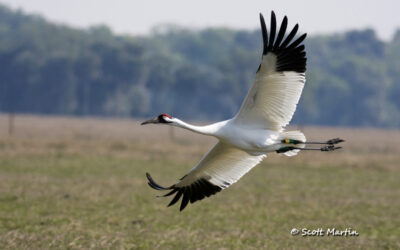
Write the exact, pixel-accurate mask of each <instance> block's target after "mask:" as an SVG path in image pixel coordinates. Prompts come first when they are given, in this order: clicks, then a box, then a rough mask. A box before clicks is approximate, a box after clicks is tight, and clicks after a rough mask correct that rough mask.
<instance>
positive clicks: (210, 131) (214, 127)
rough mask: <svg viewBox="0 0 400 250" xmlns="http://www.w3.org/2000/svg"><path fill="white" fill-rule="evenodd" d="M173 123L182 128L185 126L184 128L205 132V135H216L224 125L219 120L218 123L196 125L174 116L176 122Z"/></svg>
mask: <svg viewBox="0 0 400 250" xmlns="http://www.w3.org/2000/svg"><path fill="white" fill-rule="evenodd" d="M171 125H173V126H176V127H180V128H184V129H187V130H190V131H193V132H195V133H199V134H203V135H211V136H216V135H217V133H218V130H219V129H220V128H221V127H222V126H223V122H217V123H213V124H210V125H206V126H196V125H192V124H189V123H186V122H184V121H181V120H179V119H177V118H174V123H172V124H171Z"/></svg>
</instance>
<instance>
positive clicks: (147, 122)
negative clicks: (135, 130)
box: [140, 117, 160, 125]
mask: <svg viewBox="0 0 400 250" xmlns="http://www.w3.org/2000/svg"><path fill="white" fill-rule="evenodd" d="M151 123H154V124H156V123H160V122H159V121H158V117H154V118H153V119H150V120H147V121H144V122H142V123H141V124H140V125H146V124H151Z"/></svg>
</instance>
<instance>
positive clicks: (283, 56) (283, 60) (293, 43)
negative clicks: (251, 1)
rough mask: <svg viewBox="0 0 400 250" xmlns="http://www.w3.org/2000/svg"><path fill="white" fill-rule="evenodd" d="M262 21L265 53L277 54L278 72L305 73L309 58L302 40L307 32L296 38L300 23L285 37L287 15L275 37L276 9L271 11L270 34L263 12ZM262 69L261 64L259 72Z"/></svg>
mask: <svg viewBox="0 0 400 250" xmlns="http://www.w3.org/2000/svg"><path fill="white" fill-rule="evenodd" d="M260 21H261V31H262V36H263V42H264V48H263V55H266V54H268V53H273V54H275V55H276V56H277V62H276V70H277V71H278V72H282V71H295V72H298V73H304V72H305V71H306V64H307V58H306V57H305V51H304V46H303V45H302V42H303V41H304V39H305V38H306V36H307V34H302V35H301V36H299V37H298V38H297V39H295V40H294V38H295V36H296V33H297V31H298V29H299V25H298V24H296V25H295V26H294V27H293V29H292V30H291V31H290V33H289V35H287V36H286V38H285V33H286V29H287V23H288V19H287V17H286V16H285V17H284V18H283V20H282V23H281V26H280V28H279V32H278V34H277V36H276V39H275V35H276V30H277V25H276V16H275V12H274V11H272V12H271V24H270V34H268V32H267V28H266V25H265V21H264V17H263V16H262V14H260ZM268 36H269V39H268ZM289 44H290V45H289ZM260 69H261V65H260V67H259V68H258V70H257V72H258V71H259V70H260Z"/></svg>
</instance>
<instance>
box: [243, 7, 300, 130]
mask: <svg viewBox="0 0 400 250" xmlns="http://www.w3.org/2000/svg"><path fill="white" fill-rule="evenodd" d="M260 22H261V31H262V36H263V41H264V49H263V55H262V60H261V64H260V66H259V68H258V71H257V74H256V77H255V79H254V83H253V86H252V88H251V89H250V91H249V93H248V94H247V97H246V99H245V100H244V102H243V104H242V107H241V108H240V110H239V112H238V114H237V115H236V116H235V123H237V124H243V125H247V126H253V127H258V128H265V129H272V130H275V131H282V129H283V127H285V126H286V125H287V124H288V123H289V122H290V120H291V119H292V116H293V114H294V112H295V110H296V106H297V103H298V102H299V99H300V95H301V92H302V90H303V86H304V83H305V71H306V61H307V58H306V52H305V51H304V45H302V42H303V40H304V39H305V38H306V34H303V35H301V36H300V37H298V38H297V39H294V38H295V35H296V33H297V30H298V24H296V25H295V26H294V28H293V29H292V31H291V32H290V33H289V34H288V35H286V36H285V33H286V28H287V17H286V16H285V17H284V18H283V21H282V24H281V27H280V29H279V32H278V34H277V36H276V37H275V34H276V31H277V28H276V18H275V14H274V12H273V11H272V13H271V27H270V33H269V34H268V32H267V28H266V26H265V22H264V18H263V16H262V15H261V14H260ZM268 36H269V37H268Z"/></svg>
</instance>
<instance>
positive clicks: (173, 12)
mask: <svg viewBox="0 0 400 250" xmlns="http://www.w3.org/2000/svg"><path fill="white" fill-rule="evenodd" d="M0 3H4V4H6V5H8V6H10V7H12V8H13V9H17V8H21V9H22V10H24V11H25V12H27V13H36V14H41V15H43V16H44V17H46V18H47V19H49V20H51V21H56V22H58V23H65V24H69V25H72V26H75V27H89V26H91V25H95V24H106V25H108V26H109V27H111V29H112V30H114V31H115V32H117V33H130V34H146V33H148V32H149V31H150V30H151V28H152V27H154V26H155V25H157V24H162V23H175V24H179V25H183V26H186V27H195V28H202V27H209V26H213V27H214V26H226V27H232V28H245V29H254V28H258V27H259V21H258V13H260V12H262V13H263V14H264V15H265V16H266V17H267V18H269V15H270V11H271V10H275V13H276V14H277V18H278V19H279V20H280V19H281V18H282V17H283V16H284V15H287V16H288V18H289V24H295V23H296V22H298V23H299V24H300V29H301V30H302V31H303V32H308V33H310V34H316V33H319V34H320V33H330V32H335V31H343V30H349V29H354V28H366V27H371V28H374V29H375V30H376V31H377V32H378V35H379V36H380V37H381V38H383V39H390V38H391V37H392V35H393V33H394V31H395V30H396V29H397V28H400V15H399V13H398V12H399V10H400V1H399V0H334V1H333V0H332V1H322V0H302V1H299V0H297V1H285V0H279V1H278V0H276V1H267V0H264V1H261V0H247V1H233V0H230V1H229V0H202V1H189V0H166V1H162V0H160V1H155V0H143V1H137V0H0Z"/></svg>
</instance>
